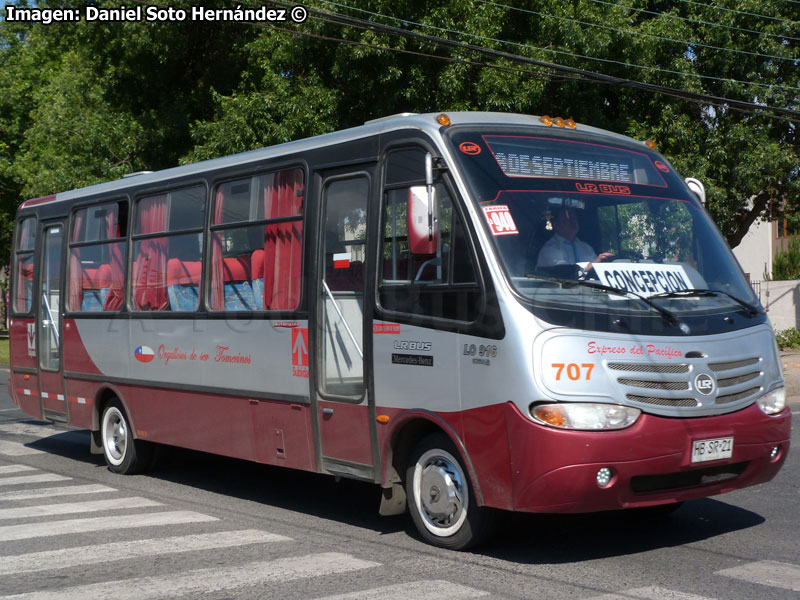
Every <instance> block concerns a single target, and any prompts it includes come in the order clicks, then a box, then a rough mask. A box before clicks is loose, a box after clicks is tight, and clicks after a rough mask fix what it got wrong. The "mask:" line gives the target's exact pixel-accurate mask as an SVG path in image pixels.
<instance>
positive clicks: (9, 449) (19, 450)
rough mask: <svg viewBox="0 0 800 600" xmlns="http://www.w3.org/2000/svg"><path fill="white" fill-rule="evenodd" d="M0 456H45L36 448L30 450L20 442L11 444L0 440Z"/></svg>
mask: <svg viewBox="0 0 800 600" xmlns="http://www.w3.org/2000/svg"><path fill="white" fill-rule="evenodd" d="M0 454H5V455H6V456H24V455H26V454H44V453H43V452H42V451H41V450H37V449H36V448H29V447H28V446H25V445H24V444H20V443H19V442H9V441H8V440H0Z"/></svg>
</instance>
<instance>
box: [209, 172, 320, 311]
mask: <svg viewBox="0 0 800 600" xmlns="http://www.w3.org/2000/svg"><path fill="white" fill-rule="evenodd" d="M304 197H305V189H304V173H303V170H302V169H299V168H294V169H287V170H284V171H277V172H272V173H261V174H256V175H253V176H251V177H245V178H241V179H236V180H233V181H226V182H224V183H221V184H220V185H219V186H218V187H217V191H216V194H215V196H214V213H213V218H212V221H211V268H210V269H209V273H210V277H211V293H210V307H211V310H220V311H221V310H235V311H246V310H295V309H297V307H298V305H299V303H300V288H301V282H302V271H301V266H302V264H301V263H302V257H303V200H304Z"/></svg>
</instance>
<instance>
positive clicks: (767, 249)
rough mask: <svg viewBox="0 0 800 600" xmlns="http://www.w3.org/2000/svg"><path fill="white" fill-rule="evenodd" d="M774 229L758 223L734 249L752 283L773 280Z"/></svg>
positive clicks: (769, 224)
mask: <svg viewBox="0 0 800 600" xmlns="http://www.w3.org/2000/svg"><path fill="white" fill-rule="evenodd" d="M773 229H774V228H773V224H772V223H765V222H763V221H757V222H755V223H753V224H752V225H751V226H750V230H749V231H748V232H747V234H746V235H745V236H744V238H742V241H741V242H740V243H739V245H738V246H736V248H734V249H733V255H734V256H735V257H736V260H738V261H739V264H740V265H742V269H743V270H744V272H745V273H748V274H749V277H750V281H761V280H763V279H771V278H772V256H773V246H774V235H775V234H774V231H773ZM765 275H766V276H765ZM762 302H763V298H762Z"/></svg>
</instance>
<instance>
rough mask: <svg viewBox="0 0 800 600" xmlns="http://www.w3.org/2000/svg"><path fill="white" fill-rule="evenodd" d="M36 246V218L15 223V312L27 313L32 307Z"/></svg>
mask: <svg viewBox="0 0 800 600" xmlns="http://www.w3.org/2000/svg"><path fill="white" fill-rule="evenodd" d="M35 248H36V218H35V217H28V218H27V219H23V220H22V221H20V223H19V224H18V225H17V243H16V246H15V249H14V250H15V254H16V257H15V259H14V302H13V308H14V312H15V313H16V314H27V313H30V312H31V308H32V307H33V251H34V249H35Z"/></svg>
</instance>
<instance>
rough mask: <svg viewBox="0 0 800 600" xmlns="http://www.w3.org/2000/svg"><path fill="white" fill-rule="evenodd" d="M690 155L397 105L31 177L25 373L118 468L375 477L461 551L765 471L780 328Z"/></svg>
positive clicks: (19, 235) (41, 403)
mask: <svg viewBox="0 0 800 600" xmlns="http://www.w3.org/2000/svg"><path fill="white" fill-rule="evenodd" d="M688 181H689V184H687V183H686V181H685V180H683V179H682V178H681V177H680V176H679V175H678V173H676V171H675V169H674V168H673V166H672V165H671V164H670V162H669V161H668V160H666V159H665V158H664V157H663V156H661V155H660V154H658V153H657V152H656V150H655V144H653V143H652V142H651V141H648V142H641V141H636V140H633V139H631V138H628V137H624V136H621V135H617V134H614V133H611V132H608V131H603V130H600V129H596V128H593V127H589V126H585V125H582V124H578V123H575V122H574V121H573V120H571V119H566V120H565V119H562V118H550V117H547V116H545V117H534V116H530V115H513V114H499V113H480V112H475V113H469V112H463V113H462V112H453V113H442V114H411V113H404V114H401V115H395V116H391V117H386V118H383V119H377V120H374V121H369V122H367V123H365V124H364V125H363V126H359V127H354V128H351V129H346V130H342V131H338V132H334V133H330V134H326V135H321V136H318V137H313V138H309V139H304V140H299V141H293V142H289V143H285V144H281V145H277V146H274V147H269V148H265V149H260V150H255V151H252V152H246V153H243V154H237V155H234V156H228V157H223V158H218V159H214V160H209V161H205V162H199V163H196V164H189V165H185V166H180V167H176V168H170V169H166V170H162V171H157V172H147V173H140V174H133V175H132V176H128V177H125V178H123V179H121V180H119V181H113V182H108V183H102V184H99V185H93V186H90V187H86V188H83V189H77V190H73V191H67V192H63V193H58V194H56V195H53V196H47V197H43V198H37V199H33V200H28V201H26V202H24V203H23V204H22V205H21V206H20V208H19V210H18V214H17V217H16V224H15V238H14V247H13V252H12V263H13V264H12V271H11V278H12V291H11V298H12V306H11V309H12V318H11V324H10V343H11V374H10V379H9V387H10V391H11V395H12V397H13V398H14V401H15V402H16V404H17V405H19V407H20V408H21V409H22V411H24V412H25V413H26V414H28V415H30V416H32V417H35V418H39V419H44V420H49V421H54V422H61V423H66V424H69V425H71V426H75V427H78V428H85V429H89V430H90V431H91V451H92V452H94V453H102V454H103V455H104V457H105V461H106V462H107V464H108V468H109V469H110V470H111V471H113V472H115V473H121V474H130V473H140V472H143V471H146V470H147V469H148V468H150V467H151V466H152V465H153V462H154V459H155V457H156V455H157V450H158V449H159V448H163V447H168V446H177V447H182V448H189V449H195V450H200V451H205V452H210V453H216V454H220V455H225V456H229V457H235V458H239V459H246V460H250V461H256V462H259V463H264V464H269V465H279V466H285V467H290V468H294V469H302V470H306V471H311V472H316V473H322V474H329V475H334V476H337V477H348V478H355V479H359V480H364V481H368V482H374V483H375V484H378V486H380V488H381V491H382V493H381V500H380V506H379V507H378V509H379V511H380V513H381V514H387V515H390V514H400V513H403V512H405V511H406V510H407V511H408V512H409V513H410V516H411V519H412V521H413V524H414V526H415V527H416V529H417V530H418V532H419V535H420V536H421V537H422V538H423V539H424V540H425V541H427V542H429V543H431V544H434V545H438V546H441V547H445V548H451V549H463V548H468V547H470V546H474V545H475V544H477V543H479V542H481V541H483V540H485V539H486V537H487V536H488V535H490V534H491V532H492V531H493V530H496V529H497V527H498V520H497V517H498V515H501V514H502V513H503V511H521V512H535V513H582V512H583V513H585V512H595V511H609V510H616V509H644V508H646V507H661V508H662V510H664V511H668V510H669V509H672V508H674V507H676V506H679V505H680V503H681V502H684V501H686V500H690V499H696V498H704V497H708V496H711V495H714V494H721V493H724V492H729V491H731V490H736V489H740V488H743V487H746V486H751V485H755V484H760V483H763V482H766V481H769V480H770V479H772V478H773V477H774V476H775V474H776V473H777V472H778V471H779V469H780V468H781V465H782V464H783V462H784V461H785V459H786V456H787V453H788V451H789V444H790V420H791V416H790V415H791V411H790V410H789V409H788V408H787V406H786V393H785V389H784V379H783V375H782V370H781V367H780V362H779V358H778V350H777V347H776V343H775V338H774V334H773V330H772V327H771V325H770V323H769V320H768V318H767V315H766V314H765V311H764V309H763V308H762V306H761V305H760V303H759V301H758V298H757V297H756V296H755V295H754V293H753V291H752V289H751V287H750V286H749V283H748V281H747V280H746V278H745V277H744V274H743V273H742V270H741V268H740V267H739V265H738V264H737V262H736V260H735V259H734V257H733V255H732V254H731V251H730V249H729V247H728V246H727V244H726V243H725V241H724V239H723V237H722V236H721V234H720V232H719V231H718V230H717V228H716V227H715V226H714V224H713V222H712V221H711V219H710V218H709V216H708V213H707V212H706V211H705V209H704V205H703V201H704V198H703V196H704V192H703V188H702V184H700V183H699V182H697V181H696V180H688ZM652 510H653V512H657V511H656V510H655V508H653V509H652Z"/></svg>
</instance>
